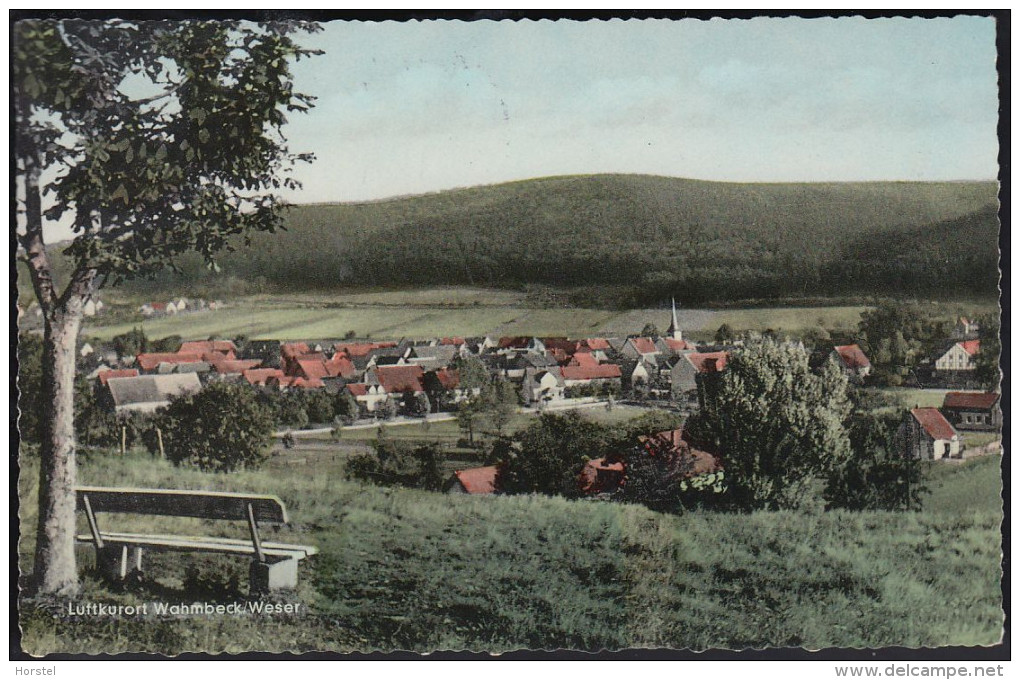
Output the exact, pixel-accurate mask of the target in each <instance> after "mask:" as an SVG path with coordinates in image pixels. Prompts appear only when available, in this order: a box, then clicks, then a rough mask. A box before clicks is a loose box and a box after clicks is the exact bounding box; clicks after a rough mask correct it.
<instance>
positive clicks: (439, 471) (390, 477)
mask: <svg viewBox="0 0 1020 680" xmlns="http://www.w3.org/2000/svg"><path fill="white" fill-rule="evenodd" d="M373 447H374V451H373V452H372V453H362V454H357V455H355V456H351V458H349V459H348V461H347V467H346V473H347V478H348V479H357V480H361V481H366V482H372V483H373V484H379V485H382V486H401V487H407V488H415V489H427V490H430V491H438V490H439V489H440V488H442V485H443V481H444V480H443V462H444V460H445V455H444V454H443V451H442V449H441V448H440V447H439V444H436V443H434V442H430V443H427V444H420V445H418V446H411V445H410V444H408V443H406V442H399V441H393V440H390V439H386V438H385V437H382V438H380V439H378V440H376V442H375V443H374V444H373Z"/></svg>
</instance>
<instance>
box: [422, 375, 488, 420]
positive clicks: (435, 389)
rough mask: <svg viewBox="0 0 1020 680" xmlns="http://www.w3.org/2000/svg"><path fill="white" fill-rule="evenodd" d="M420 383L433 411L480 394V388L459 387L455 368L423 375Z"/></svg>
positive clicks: (458, 377)
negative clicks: (423, 386)
mask: <svg viewBox="0 0 1020 680" xmlns="http://www.w3.org/2000/svg"><path fill="white" fill-rule="evenodd" d="M422 382H423V384H424V385H425V393H426V394H427V395H428V397H429V401H430V402H431V403H432V408H433V410H434V411H439V410H442V409H441V408H440V407H441V406H444V407H449V406H451V405H453V404H459V403H460V402H462V401H464V400H466V399H468V398H470V397H471V396H474V395H478V394H481V391H482V388H480V387H475V388H473V389H467V388H463V387H461V386H460V373H459V372H458V371H457V369H455V368H444V369H440V370H438V371H429V372H428V373H426V374H425V377H424V379H423V381H422Z"/></svg>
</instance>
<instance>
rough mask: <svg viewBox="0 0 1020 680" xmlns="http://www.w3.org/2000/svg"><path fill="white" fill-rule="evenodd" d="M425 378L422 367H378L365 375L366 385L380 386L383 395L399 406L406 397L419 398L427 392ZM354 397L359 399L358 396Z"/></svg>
mask: <svg viewBox="0 0 1020 680" xmlns="http://www.w3.org/2000/svg"><path fill="white" fill-rule="evenodd" d="M424 377H425V372H424V371H423V370H422V369H421V366H377V367H376V368H373V369H371V370H370V371H367V372H366V373H365V384H367V385H368V386H369V387H374V386H378V387H379V388H380V390H381V393H382V394H384V395H389V396H390V397H392V398H393V399H394V400H395V401H397V403H398V404H399V403H400V400H401V399H402V397H403V396H405V395H413V396H418V395H419V394H423V393H424V392H425V384H424V382H423V379H424ZM377 393H378V391H377ZM352 394H353V392H352ZM354 396H355V399H357V396H358V395H356V394H355V395H354ZM366 396H367V395H366Z"/></svg>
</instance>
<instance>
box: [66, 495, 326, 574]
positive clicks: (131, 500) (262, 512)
mask: <svg viewBox="0 0 1020 680" xmlns="http://www.w3.org/2000/svg"><path fill="white" fill-rule="evenodd" d="M76 491H77V498H78V510H80V511H81V512H84V513H85V517H86V518H87V519H88V524H89V533H88V534H82V535H80V536H78V537H77V538H78V540H79V541H80V542H83V543H91V544H92V545H93V546H94V547H95V553H96V566H97V567H98V568H99V569H100V571H102V572H104V573H106V574H107V575H109V576H112V577H114V578H121V579H123V578H126V577H127V575H128V573H130V572H131V571H134V570H138V571H141V568H142V552H143V551H144V550H154V551H174V552H203V553H221V554H227V555H243V556H248V557H251V558H252V562H251V571H250V574H251V589H252V591H253V592H264V591H267V590H276V589H279V588H295V587H296V586H297V579H298V570H297V567H298V561H299V560H301V559H302V558H304V557H308V556H310V555H314V554H315V553H317V552H318V549H317V548H315V546H310V545H289V544H284V543H272V542H268V541H263V540H262V538H261V536H260V535H259V527H260V526H264V525H281V524H286V523H287V509H286V508H285V507H284V506H283V503H282V502H281V501H280V499H279V498H277V497H276V496H262V495H255V494H245V493H226V492H217V491H179V490H167V489H124V488H102V487H78V488H77V489H76ZM100 513H121V514H134V515H156V516H163V517H196V518H199V519H206V520H233V521H238V522H246V523H247V525H248V534H249V535H248V538H246V539H234V538H218V537H209V536H179V535H148V534H134V533H123V532H110V531H102V530H101V529H100V528H99V522H98V520H97V517H96V516H97V515H98V514H100Z"/></svg>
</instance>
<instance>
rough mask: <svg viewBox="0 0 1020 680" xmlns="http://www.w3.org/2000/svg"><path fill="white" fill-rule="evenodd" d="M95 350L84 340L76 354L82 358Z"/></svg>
mask: <svg viewBox="0 0 1020 680" xmlns="http://www.w3.org/2000/svg"><path fill="white" fill-rule="evenodd" d="M95 351H96V350H95V348H94V347H93V346H92V345H90V344H89V343H87V342H86V343H84V344H83V345H82V346H81V349H79V350H78V356H80V357H82V358H84V357H87V356H89V355H91V354H93V353H95Z"/></svg>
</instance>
